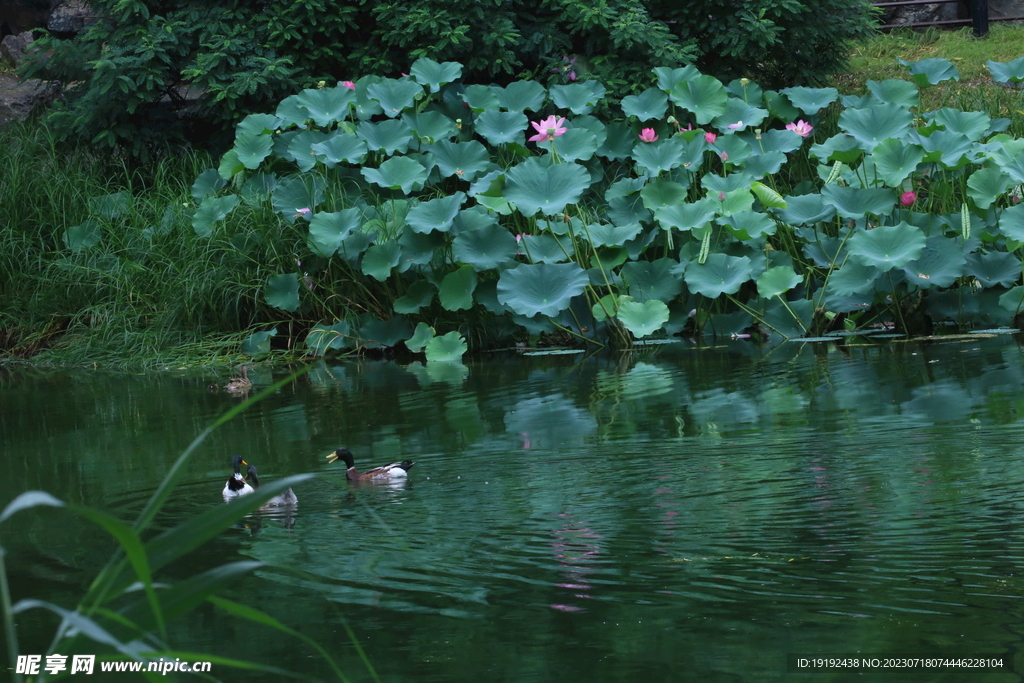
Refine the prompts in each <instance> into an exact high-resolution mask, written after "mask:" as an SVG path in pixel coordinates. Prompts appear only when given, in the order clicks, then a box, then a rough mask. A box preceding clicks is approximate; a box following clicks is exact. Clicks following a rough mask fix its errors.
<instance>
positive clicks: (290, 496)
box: [245, 465, 299, 505]
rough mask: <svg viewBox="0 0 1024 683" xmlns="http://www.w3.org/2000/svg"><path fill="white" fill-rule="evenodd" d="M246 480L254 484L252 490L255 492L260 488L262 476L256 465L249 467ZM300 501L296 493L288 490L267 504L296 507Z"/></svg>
mask: <svg viewBox="0 0 1024 683" xmlns="http://www.w3.org/2000/svg"><path fill="white" fill-rule="evenodd" d="M245 478H246V479H248V480H249V481H251V482H252V488H253V490H254V491H255V490H256V489H258V488H259V487H260V475H259V472H257V471H256V465H249V469H247V470H246V477H245ZM298 502H299V499H298V498H296V497H295V491H292V490H291V489H288V490H287V491H285V492H284V493H282V494H280V495H277V496H274V497H273V498H271V499H270V500H268V501H267V502H266V504H267V505H296V504H297V503H298Z"/></svg>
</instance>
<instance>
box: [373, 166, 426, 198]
mask: <svg viewBox="0 0 1024 683" xmlns="http://www.w3.org/2000/svg"><path fill="white" fill-rule="evenodd" d="M360 172H361V173H362V174H363V177H364V178H366V180H367V181H368V182H371V183H373V184H375V185H380V186H381V187H386V188H390V189H392V190H399V189H400V190H401V191H402V192H404V193H405V194H409V193H410V192H413V191H414V190H421V189H423V183H425V182H427V170H426V169H425V168H423V166H422V165H420V164H419V162H417V161H414V160H412V159H410V158H409V157H392V158H390V159H388V160H387V161H385V162H384V163H383V164H381V165H380V168H363V169H361V170H360Z"/></svg>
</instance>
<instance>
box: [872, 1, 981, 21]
mask: <svg viewBox="0 0 1024 683" xmlns="http://www.w3.org/2000/svg"><path fill="white" fill-rule="evenodd" d="M961 18H966V17H961V16H960V8H959V3H956V2H944V3H933V4H927V5H908V6H905V7H890V8H888V10H887V11H886V13H885V20H884V21H883V22H882V23H883V24H892V25H897V26H902V25H907V24H920V23H929V22H933V21H951V20H954V19H961Z"/></svg>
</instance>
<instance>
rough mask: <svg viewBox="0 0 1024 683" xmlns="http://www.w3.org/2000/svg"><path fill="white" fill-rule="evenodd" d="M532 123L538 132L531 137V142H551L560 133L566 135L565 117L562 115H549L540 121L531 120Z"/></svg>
mask: <svg viewBox="0 0 1024 683" xmlns="http://www.w3.org/2000/svg"><path fill="white" fill-rule="evenodd" d="M530 125H531V126H533V128H534V130H536V131H537V134H536V135H534V136H533V137H532V138H530V142H550V141H551V140H554V139H555V138H557V137H558V136H559V135H565V131H566V130H567V129H566V128H565V119H564V118H561V117H558V118H556V117H554V116H549V117H547V118H546V119H544V120H543V121H540V122H539V123H538V122H537V121H531V122H530Z"/></svg>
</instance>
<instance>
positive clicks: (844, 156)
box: [810, 133, 864, 164]
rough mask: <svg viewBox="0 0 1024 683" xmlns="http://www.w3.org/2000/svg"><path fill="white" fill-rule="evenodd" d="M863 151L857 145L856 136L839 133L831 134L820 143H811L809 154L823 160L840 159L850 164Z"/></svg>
mask: <svg viewBox="0 0 1024 683" xmlns="http://www.w3.org/2000/svg"><path fill="white" fill-rule="evenodd" d="M863 153H864V150H862V149H861V148H860V147H859V146H858V142H857V140H856V138H853V137H851V136H849V135H844V134H843V133H839V134H837V135H833V136H832V137H830V138H829V139H828V140H825V142H823V143H821V144H820V145H811V151H810V154H811V156H812V157H817V158H819V159H823V160H825V161H841V162H843V163H844V164H852V163H853V162H855V161H857V159H859V158H860V157H861V155H862V154H863Z"/></svg>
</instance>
